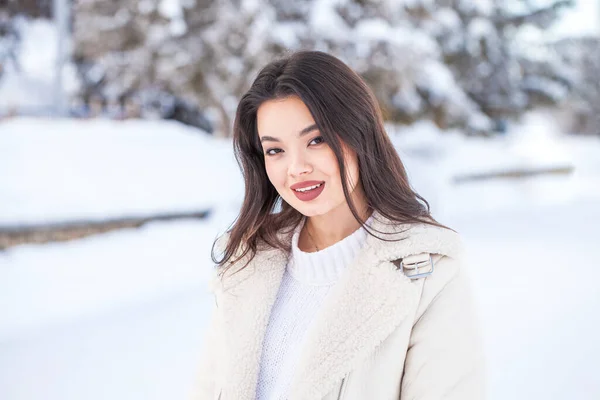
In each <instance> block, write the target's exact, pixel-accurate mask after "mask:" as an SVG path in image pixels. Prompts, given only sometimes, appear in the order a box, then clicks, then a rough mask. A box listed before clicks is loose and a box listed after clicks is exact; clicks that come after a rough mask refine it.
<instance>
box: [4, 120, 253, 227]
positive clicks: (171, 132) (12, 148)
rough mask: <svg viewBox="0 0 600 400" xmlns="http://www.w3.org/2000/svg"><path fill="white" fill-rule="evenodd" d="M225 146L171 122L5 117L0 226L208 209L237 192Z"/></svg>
mask: <svg viewBox="0 0 600 400" xmlns="http://www.w3.org/2000/svg"><path fill="white" fill-rule="evenodd" d="M230 148H231V141H230V140H213V139H212V138H211V137H210V136H209V135H208V134H206V133H204V132H202V131H199V130H197V129H194V128H191V127H188V126H186V125H183V124H180V123H178V122H174V121H149V120H148V121H143V120H139V121H125V122H117V121H111V120H97V121H94V122H93V123H90V122H89V121H86V120H52V119H30V118H20V119H13V120H8V121H7V122H4V123H1V124H0V171H2V173H1V174H0V188H1V190H0V203H2V207H0V225H17V224H21V225H26V224H35V223H39V222H60V221H76V220H80V219H89V220H96V219H105V218H120V217H134V216H144V215H149V214H155V213H165V212H188V211H203V210H207V209H210V208H211V207H212V206H214V205H215V204H219V203H227V202H228V201H229V199H232V198H236V196H239V193H240V192H239V191H240V185H241V177H240V176H239V170H238V166H237V164H236V163H235V159H234V158H233V155H232V154H231V151H230ZM213 165H220V168H219V171H214V167H213ZM217 172H218V173H217ZM224 183H226V184H224ZM216 188H218V190H215V189H216ZM41 194H43V195H41ZM40 195H41V196H40Z"/></svg>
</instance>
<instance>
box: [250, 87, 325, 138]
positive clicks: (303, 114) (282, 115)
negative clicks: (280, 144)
mask: <svg viewBox="0 0 600 400" xmlns="http://www.w3.org/2000/svg"><path fill="white" fill-rule="evenodd" d="M314 123H315V120H314V118H313V117H312V114H311V113H310V111H309V109H308V107H306V105H305V104H304V103H303V102H302V100H300V99H299V98H298V97H288V98H285V99H277V100H268V101H266V102H264V103H263V104H261V106H260V107H259V108H258V111H257V113H256V127H257V130H258V136H260V137H262V136H265V135H268V136H276V137H278V138H281V139H286V138H288V137H292V136H293V137H296V136H297V135H298V132H300V131H301V130H302V129H304V128H306V127H307V126H310V125H312V124H314Z"/></svg>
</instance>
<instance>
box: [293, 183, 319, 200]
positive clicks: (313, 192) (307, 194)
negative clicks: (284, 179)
mask: <svg viewBox="0 0 600 400" xmlns="http://www.w3.org/2000/svg"><path fill="white" fill-rule="evenodd" d="M317 185H318V187H316V188H314V189H308V190H304V191H298V190H296V189H303V188H309V187H311V186H317ZM324 188H325V182H324V181H304V182H298V183H294V184H293V185H292V186H290V189H292V191H293V192H294V194H295V195H296V197H297V198H298V199H299V200H302V201H311V200H314V199H316V198H317V197H318V196H319V195H320V194H321V192H323V189H324Z"/></svg>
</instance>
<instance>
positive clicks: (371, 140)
mask: <svg viewBox="0 0 600 400" xmlns="http://www.w3.org/2000/svg"><path fill="white" fill-rule="evenodd" d="M291 96H297V97H298V98H300V99H301V100H302V101H303V102H304V103H305V104H306V106H307V107H308V109H309V110H310V112H311V114H312V116H313V118H314V120H315V123H316V125H317V127H318V129H319V131H320V134H321V135H322V136H323V137H324V138H325V142H326V143H328V145H329V146H330V148H331V149H332V151H333V153H334V154H335V156H336V158H337V162H338V165H339V170H340V175H341V177H345V176H346V168H345V165H344V162H343V159H344V158H343V148H342V143H344V144H346V145H347V146H349V147H350V148H351V149H352V150H354V151H355V152H356V154H357V157H358V167H359V179H360V182H361V183H362V187H363V190H364V193H365V196H366V200H367V207H368V208H369V209H370V210H377V211H378V212H379V213H380V214H381V215H382V216H384V217H386V218H388V219H390V220H391V221H393V222H395V223H399V224H407V223H426V224H431V225H436V226H440V227H444V228H445V226H443V225H441V224H439V223H438V222H437V221H435V220H434V219H433V218H432V216H431V214H430V209H429V203H427V201H426V200H425V199H424V198H423V197H421V196H420V195H418V194H417V193H416V192H415V191H414V190H413V189H412V188H411V186H410V184H409V182H408V177H407V175H406V170H405V169H404V165H403V164H402V161H401V160H400V157H399V156H398V153H397V151H396V149H395V148H394V146H393V145H392V143H391V141H390V139H389V137H388V135H387V133H386V132H385V129H384V126H383V117H382V113H381V109H380V108H379V105H378V103H377V100H376V98H375V96H374V94H373V92H372V91H371V89H370V88H369V87H368V85H367V84H366V83H365V82H364V81H363V80H362V79H361V77H360V76H359V75H358V74H357V73H356V72H354V71H353V70H352V69H351V68H350V67H348V66H347V65H346V64H344V63H343V62H342V61H341V60H339V59H337V58H335V57H334V56H332V55H329V54H327V53H323V52H320V51H299V52H296V53H293V54H291V55H289V56H287V57H285V58H281V59H278V60H275V61H272V62H270V63H269V64H267V65H266V66H265V67H264V68H263V69H262V70H261V71H260V72H259V74H258V76H257V78H256V79H255V80H254V82H253V83H252V86H251V87H250V89H249V90H248V91H247V92H246V93H245V94H244V95H243V96H242V98H241V100H240V103H239V105H238V108H237V111H236V116H235V122H234V128H233V146H234V151H235V157H236V160H237V162H238V164H239V166H240V169H241V170H242V174H243V176H244V182H245V194H244V202H243V204H242V207H241V210H240V213H239V215H238V218H237V219H236V221H235V222H234V223H233V226H232V227H231V229H230V230H229V231H228V232H229V238H228V240H227V244H226V246H225V247H224V249H223V256H222V258H221V259H217V258H216V257H215V255H214V248H215V243H216V242H215V243H213V251H212V259H213V262H215V263H216V264H218V266H219V267H221V266H224V265H229V266H231V265H232V263H235V262H236V261H238V260H240V259H242V258H243V257H245V256H246V255H247V254H248V253H249V252H250V256H249V257H248V258H247V260H248V261H247V262H246V264H245V265H244V266H243V267H242V268H244V267H245V266H247V265H248V263H249V262H250V261H251V260H252V258H254V255H255V254H256V253H257V251H260V250H262V249H265V248H279V249H282V250H285V251H289V250H290V248H289V242H285V241H282V240H281V239H280V238H279V237H278V233H281V232H283V233H286V232H287V233H290V232H291V231H292V230H293V229H294V227H296V225H297V224H298V223H299V222H300V221H301V220H302V218H303V215H302V214H301V213H300V212H299V211H297V210H296V209H294V208H293V207H292V206H290V205H289V204H287V203H286V202H285V201H283V199H282V198H281V196H279V194H278V192H277V191H276V190H275V187H274V186H273V185H272V184H271V182H270V181H269V178H268V176H267V173H266V169H265V161H264V155H263V151H262V147H261V144H260V140H259V136H258V131H257V126H256V114H257V110H258V108H259V107H260V105H261V104H263V103H264V102H265V101H268V100H274V99H282V98H287V97H291ZM341 181H342V188H343V191H344V196H345V197H346V201H347V202H348V205H349V208H350V210H351V212H352V215H354V217H355V218H356V219H357V221H359V222H360V224H361V225H362V226H363V227H365V230H366V231H367V232H368V233H369V234H370V235H372V236H375V235H373V233H372V232H371V229H370V227H367V226H366V225H365V224H364V223H365V221H364V220H363V219H362V218H361V217H360V215H359V213H358V212H357V210H356V207H355V205H354V204H353V202H352V200H351V197H350V192H349V190H348V187H347V183H346V179H342V180H341ZM278 208H279V210H277V209H278ZM276 211H278V212H276ZM378 232H379V231H378ZM380 233H381V232H380ZM380 239H382V240H386V239H384V238H380ZM234 255H238V256H237V257H236V258H235V259H233V258H234ZM222 272H224V271H222Z"/></svg>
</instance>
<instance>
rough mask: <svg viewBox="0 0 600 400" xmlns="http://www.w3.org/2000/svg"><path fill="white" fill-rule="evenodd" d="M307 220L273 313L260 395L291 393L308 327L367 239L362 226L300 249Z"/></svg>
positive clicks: (266, 399) (261, 399) (260, 399)
mask: <svg viewBox="0 0 600 400" xmlns="http://www.w3.org/2000/svg"><path fill="white" fill-rule="evenodd" d="M305 222H306V218H305V219H304V220H303V221H302V222H301V223H300V224H299V225H298V227H297V228H296V230H295V232H294V234H293V237H292V253H291V257H290V259H289V261H288V264H287V267H286V270H285V273H284V275H283V279H282V281H281V286H280V287H279V291H278V293H277V298H276V300H275V303H274V305H273V308H272V310H271V314H270V317H269V324H268V326H267V331H266V334H265V338H264V342H263V351H262V356H261V363H260V372H259V376H258V384H257V388H256V399H257V400H275V399H284V398H285V397H286V393H287V391H288V387H289V384H290V383H291V379H292V377H293V375H294V366H295V364H296V361H297V359H298V356H299V355H300V354H301V351H302V347H303V343H304V339H305V337H306V332H307V331H308V329H309V328H310V326H311V323H312V321H313V320H314V318H315V315H316V314H317V312H318V311H319V309H320V308H321V304H322V303H323V301H324V299H325V297H326V296H327V294H328V293H329V290H330V289H331V288H332V287H333V285H334V284H335V283H336V282H337V281H338V278H339V277H340V275H341V274H342V273H343V272H344V270H345V269H346V267H347V266H348V265H349V264H350V263H351V262H352V261H353V260H354V258H355V256H356V254H357V252H358V251H359V250H360V248H361V247H362V245H363V244H364V242H365V240H366V238H367V232H366V231H365V230H364V228H362V227H361V228H359V229H357V230H356V231H354V232H353V233H352V234H350V235H349V236H347V237H345V238H344V239H342V240H341V241H339V242H337V243H335V244H333V245H331V246H329V247H327V248H325V249H323V250H321V251H317V252H314V253H306V252H303V251H302V250H300V249H299V248H298V237H299V234H300V230H301V229H302V226H303V225H304V223H305ZM368 222H369V219H368V220H367V223H368Z"/></svg>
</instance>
